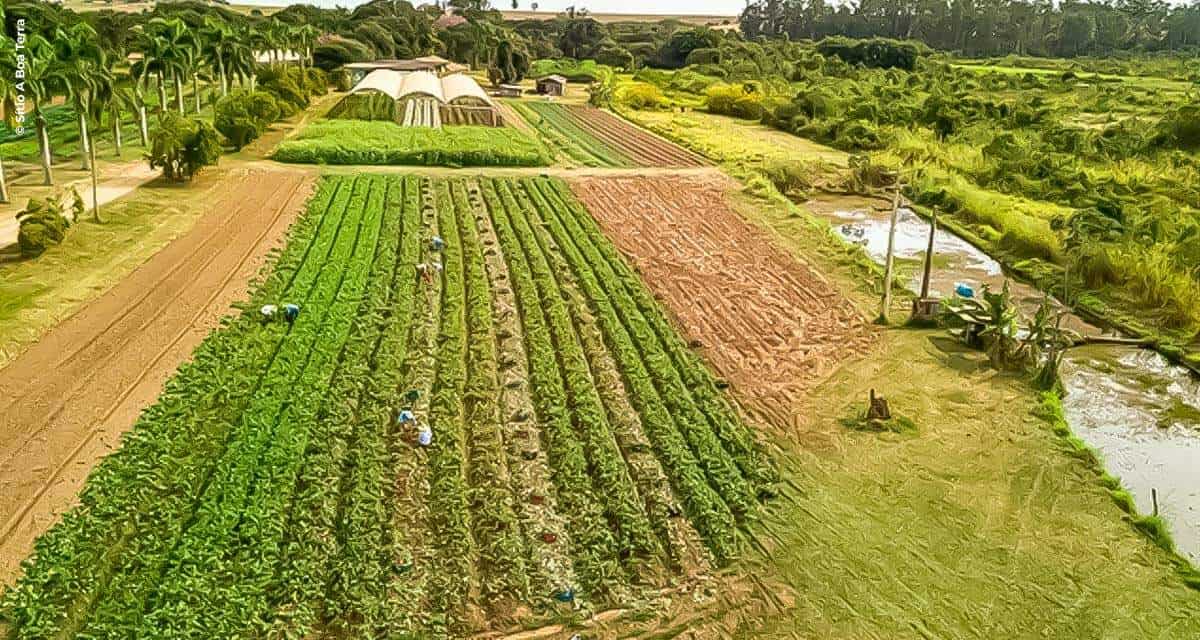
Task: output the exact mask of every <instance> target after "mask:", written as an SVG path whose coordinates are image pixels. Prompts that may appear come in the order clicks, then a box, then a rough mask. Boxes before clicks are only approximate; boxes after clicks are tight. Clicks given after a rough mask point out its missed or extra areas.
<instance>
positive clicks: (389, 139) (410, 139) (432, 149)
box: [272, 120, 549, 167]
mask: <svg viewBox="0 0 1200 640" xmlns="http://www.w3.org/2000/svg"><path fill="white" fill-rule="evenodd" d="M272 157H273V158H274V159H275V160H279V161H281V162H296V163H308V164H364V165H372V164H373V165H423V166H450V167H474V166H480V167H490V166H495V167H536V166H543V165H546V164H548V162H549V160H548V158H547V155H546V152H545V150H544V149H542V147H541V145H539V144H538V143H537V142H536V141H534V140H533V139H531V138H530V137H529V136H527V135H525V134H523V133H521V132H520V131H518V130H516V129H513V128H509V127H442V128H440V129H428V128H424V127H402V126H400V125H397V124H395V123H392V122H365V121H358V120H321V121H317V122H314V123H313V124H310V125H309V126H308V127H306V128H305V129H304V130H303V131H301V132H300V134H299V135H297V136H296V137H294V138H291V139H289V140H286V141H284V142H283V143H282V144H280V145H279V147H278V148H276V149H275V152H274V154H273V156H272Z"/></svg>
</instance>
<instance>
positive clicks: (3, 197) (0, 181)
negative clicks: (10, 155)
mask: <svg viewBox="0 0 1200 640" xmlns="http://www.w3.org/2000/svg"><path fill="white" fill-rule="evenodd" d="M7 202H8V179H6V178H5V177H4V158H0V203H7Z"/></svg>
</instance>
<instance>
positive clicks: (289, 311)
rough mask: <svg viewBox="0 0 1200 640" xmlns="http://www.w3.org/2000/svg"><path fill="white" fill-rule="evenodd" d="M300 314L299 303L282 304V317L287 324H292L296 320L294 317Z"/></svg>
mask: <svg viewBox="0 0 1200 640" xmlns="http://www.w3.org/2000/svg"><path fill="white" fill-rule="evenodd" d="M299 316H300V305H298V304H292V303H290V302H289V303H287V304H285V305H283V319H284V320H287V323H288V326H289V327H290V326H292V325H293V324H295V322H296V318H298V317H299Z"/></svg>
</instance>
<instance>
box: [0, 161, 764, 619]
mask: <svg viewBox="0 0 1200 640" xmlns="http://www.w3.org/2000/svg"><path fill="white" fill-rule="evenodd" d="M435 235H436V236H440V237H441V238H442V239H444V241H445V248H444V249H443V250H441V251H434V250H432V249H431V239H432V238H433V236H435ZM284 302H295V303H298V304H300V305H301V307H302V312H301V314H300V316H299V318H298V319H297V320H296V322H295V324H294V325H288V324H287V323H284V322H269V323H263V322H260V318H259V314H258V311H257V309H258V307H259V306H260V305H262V304H267V303H284ZM401 409H411V410H412V411H413V412H414V413H415V414H416V416H417V422H418V424H419V425H427V426H429V427H431V428H432V431H433V434H434V435H433V441H432V443H431V444H430V445H428V446H422V445H421V444H419V443H418V441H417V427H416V426H414V425H412V424H401V423H399V422H398V421H397V419H396V417H397V414H398V412H399V411H400V410H401ZM773 482H774V475H773V471H772V468H771V467H770V465H769V464H768V463H767V461H766V460H765V459H764V458H763V456H762V454H761V452H760V450H759V448H758V446H757V443H756V442H755V440H754V438H753V436H752V434H751V433H750V432H749V430H748V429H747V428H746V426H745V425H744V424H742V423H741V421H740V419H739V418H738V415H737V414H736V412H735V411H734V410H733V409H732V407H731V406H730V405H729V404H728V402H727V400H726V399H725V398H724V397H723V396H722V395H721V393H720V392H719V391H718V390H717V388H716V386H715V384H714V381H713V379H712V377H711V375H710V373H709V372H708V371H707V369H705V368H704V366H703V365H702V364H701V363H700V362H699V360H698V359H697V358H695V357H694V356H693V355H692V354H691V353H690V351H688V350H687V349H686V345H685V344H684V343H683V342H682V340H681V339H680V338H679V336H678V335H676V333H675V332H674V330H673V329H672V328H671V326H670V324H669V323H668V321H667V319H666V316H665V315H664V314H663V312H662V310H661V309H660V308H659V307H658V306H657V304H656V303H655V301H654V300H653V297H652V296H651V295H650V294H649V292H648V291H647V290H646V289H645V287H644V285H643V284H642V283H641V282H640V281H639V280H638V279H637V277H636V275H635V274H634V272H633V271H632V270H631V269H630V268H629V266H628V265H626V264H625V263H624V262H623V261H622V259H621V257H620V256H619V255H618V253H617V252H616V250H615V249H614V248H613V247H612V245H611V244H609V243H608V241H607V240H606V239H605V238H604V236H603V235H602V234H601V233H600V231H599V228H598V227H597V226H596V224H595V223H594V221H592V219H591V218H590V216H589V215H588V213H587V212H586V211H585V210H584V209H583V208H582V207H581V206H580V205H579V204H578V203H577V202H576V201H575V200H574V199H573V197H572V196H571V195H570V191H569V190H568V189H567V188H566V186H565V185H564V184H562V183H561V182H558V181H555V180H552V179H549V178H536V179H511V180H501V179H484V178H479V179H458V180H436V179H428V178H418V177H414V176H391V177H381V176H379V177H374V176H359V177H336V178H335V177H331V178H327V179H325V181H324V182H323V183H322V184H321V186H320V188H319V190H318V192H317V194H316V195H315V196H314V198H313V200H312V201H311V203H310V208H309V211H308V213H307V215H306V216H304V217H303V218H302V219H301V221H300V222H299V223H297V225H296V226H295V227H294V228H293V230H292V233H291V237H290V241H289V243H288V245H287V247H286V248H285V249H284V250H283V251H282V253H280V255H279V256H278V260H277V262H276V263H275V266H274V268H273V270H272V271H271V273H270V274H269V275H267V276H266V278H265V279H264V280H263V282H262V284H261V286H260V287H259V289H258V291H256V292H255V293H254V295H253V296H252V298H251V300H250V301H249V305H248V306H247V311H246V312H244V313H243V314H242V315H241V316H239V317H236V318H233V319H232V320H230V321H229V322H227V323H226V324H225V325H224V326H223V327H222V328H221V329H220V330H218V331H216V332H214V333H213V334H212V335H211V336H209V338H208V339H207V340H205V342H204V343H203V344H202V345H201V346H200V348H199V349H198V350H197V352H196V354H195V358H194V360H193V361H192V362H191V363H189V364H188V365H186V366H184V367H183V368H182V369H181V370H180V372H179V373H178V374H177V375H176V376H175V378H174V379H172V381H171V382H170V383H169V384H168V386H167V389H166V391H165V392H164V393H163V395H162V397H161V398H160V399H159V401H158V402H157V403H156V404H155V405H154V406H152V407H150V408H149V409H148V410H147V411H146V412H145V413H144V414H143V415H142V417H141V419H140V420H139V421H138V423H137V425H136V426H135V427H134V429H133V430H132V431H131V432H130V434H129V435H128V436H127V437H126V438H125V441H124V443H123V445H122V447H121V449H120V450H118V451H117V452H116V453H115V454H113V455H111V456H110V457H108V458H107V459H105V461H104V462H103V463H102V464H101V465H100V466H99V467H98V468H97V469H96V471H95V472H94V474H93V476H92V477H91V478H90V479H89V481H88V485H87V487H86V489H85V490H84V492H83V494H82V496H81V504H80V506H79V507H77V508H76V509H74V510H72V511H71V512H69V513H68V514H66V515H65V516H64V518H63V521H62V522H61V523H60V524H59V525H57V526H56V527H54V528H53V529H52V530H51V531H49V532H48V533H47V534H46V535H45V536H43V537H42V538H41V539H40V540H39V542H38V544H37V548H36V551H35V554H34V556H33V558H32V559H31V560H30V561H29V562H28V563H27V565H26V573H25V575H24V577H23V578H22V579H21V581H20V582H19V583H18V584H17V585H16V586H15V587H13V588H12V589H11V590H9V591H8V592H7V593H6V594H5V596H4V598H3V607H2V610H0V611H2V614H3V624H5V625H7V628H8V630H9V633H10V635H11V636H12V637H14V638H23V639H24V638H65V637H137V638H214V637H222V638H225V637H304V638H316V637H330V638H333V637H336V638H343V637H399V636H426V635H443V634H449V635H454V636H461V635H467V634H471V633H475V632H479V631H486V630H490V629H505V628H510V627H515V626H522V625H530V624H536V623H537V622H538V621H539V620H541V619H549V618H552V617H555V616H558V615H562V614H565V613H567V612H569V611H571V610H573V609H574V608H576V607H584V608H588V609H593V610H598V609H603V608H607V607H612V606H618V605H621V604H622V603H624V602H628V601H629V599H630V598H634V597H636V596H637V595H638V594H639V593H640V592H649V591H654V590H656V589H660V588H662V587H663V586H665V585H667V584H668V583H669V581H671V580H675V579H677V577H676V576H678V575H679V574H681V573H687V572H692V571H697V570H701V571H702V570H706V569H711V568H715V567H717V566H720V565H723V564H725V563H726V562H728V561H729V560H730V559H732V558H733V557H734V556H735V555H736V554H737V553H738V551H739V548H740V547H741V545H742V541H741V534H740V525H741V524H742V523H743V522H744V521H745V520H746V519H748V518H753V517H754V513H755V511H756V507H757V503H758V500H759V499H760V498H761V497H762V496H764V495H768V494H769V493H770V491H771V485H772V483H773Z"/></svg>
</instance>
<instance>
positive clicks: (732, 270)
mask: <svg viewBox="0 0 1200 640" xmlns="http://www.w3.org/2000/svg"><path fill="white" fill-rule="evenodd" d="M571 184H572V189H573V190H574V191H575V194H576V196H578V197H579V199H580V200H582V201H583V202H584V203H585V204H586V205H587V207H588V210H589V211H591V213H592V215H593V216H595V217H596V219H597V220H598V221H599V223H600V225H601V226H602V227H603V228H604V230H605V232H606V233H607V234H608V235H609V237H610V238H612V239H613V242H614V243H616V245H617V247H618V248H620V249H621V251H622V252H623V253H624V254H625V255H626V256H627V257H628V258H629V259H630V260H631V261H632V262H633V263H634V264H635V265H636V266H637V268H638V270H639V272H640V273H641V275H642V276H643V278H644V279H645V280H646V282H647V283H648V284H649V286H650V288H651V289H652V290H653V291H654V292H655V295H656V297H658V298H659V299H660V300H661V301H662V302H663V304H665V305H666V307H667V308H668V309H669V310H670V311H671V312H672V313H673V314H674V316H675V319H676V321H677V322H676V324H677V325H678V326H679V327H680V328H681V329H682V331H683V332H684V333H685V334H686V335H687V337H688V338H689V339H691V340H693V343H694V346H699V347H700V348H701V349H702V351H703V353H704V355H705V357H706V359H707V360H708V362H710V363H711V364H712V365H713V366H714V367H716V369H717V370H718V371H719V372H720V374H721V375H723V376H724V377H725V378H726V379H727V380H728V381H729V382H730V384H731V385H732V386H733V388H734V389H735V390H736V391H737V395H738V396H739V397H740V398H742V399H743V400H745V401H746V402H747V408H748V409H749V410H750V411H751V412H752V413H757V414H759V415H760V416H761V417H763V418H766V419H767V420H769V421H770V422H771V423H772V424H775V425H779V426H787V427H790V426H792V425H793V424H794V422H795V420H794V413H795V411H796V405H797V403H798V402H799V401H800V400H802V399H803V397H804V395H805V392H806V391H807V390H809V389H810V388H812V386H813V385H814V384H816V383H817V382H819V381H820V380H821V379H823V378H824V377H825V376H826V375H828V374H829V372H831V371H832V370H833V369H834V367H836V366H837V365H838V364H839V363H840V362H842V361H843V360H845V359H847V358H850V357H853V356H855V355H857V354H859V353H861V352H862V351H864V350H865V349H866V347H867V346H868V345H869V344H870V342H871V340H872V332H871V330H870V328H869V325H868V323H867V322H866V321H865V319H864V318H863V317H862V316H861V314H859V313H858V312H857V311H856V309H855V307H854V306H853V305H852V304H851V303H850V301H849V300H847V299H846V297H845V296H843V295H842V294H841V293H840V292H838V291H837V290H836V288H835V287H834V286H833V285H832V284H831V283H830V282H829V281H828V280H827V279H826V278H825V277H824V276H822V275H821V274H820V273H819V272H818V271H817V270H815V269H814V268H812V267H811V266H810V265H807V264H804V263H802V262H798V261H797V260H795V259H794V258H793V257H792V256H790V255H788V254H785V253H784V252H783V251H781V250H780V249H778V248H776V247H775V246H774V244H773V242H772V240H771V239H770V238H769V237H768V236H767V235H766V234H765V233H764V232H763V231H761V230H759V229H757V228H755V227H753V226H751V225H750V224H749V223H747V222H746V221H745V220H743V219H742V218H741V217H740V216H739V215H738V214H737V213H736V212H734V211H733V210H732V209H731V208H730V207H729V205H728V204H727V203H726V200H725V193H726V191H727V190H728V189H730V188H731V187H732V186H735V185H733V184H732V183H731V182H730V181H729V180H728V179H725V178H722V177H718V176H716V175H710V176H703V177H702V176H686V177H666V176H660V177H653V178H645V177H620V178H579V179H576V180H573V181H572V183H571Z"/></svg>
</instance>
